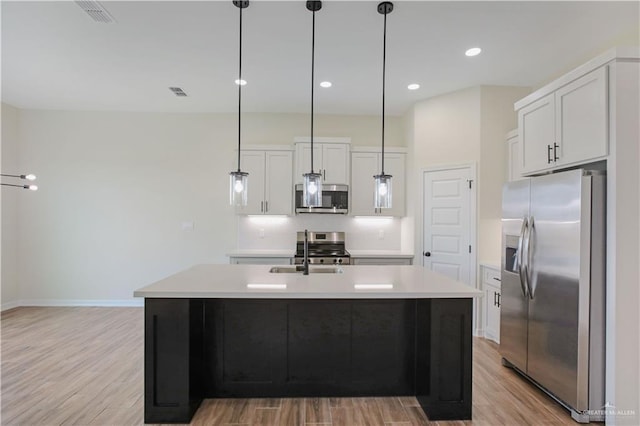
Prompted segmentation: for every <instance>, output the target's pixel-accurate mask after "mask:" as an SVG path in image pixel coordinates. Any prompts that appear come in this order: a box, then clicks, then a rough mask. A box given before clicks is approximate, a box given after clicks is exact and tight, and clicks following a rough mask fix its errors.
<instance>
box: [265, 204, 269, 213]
mask: <svg viewBox="0 0 640 426" xmlns="http://www.w3.org/2000/svg"><path fill="white" fill-rule="evenodd" d="M268 211H269V202H268V201H265V202H264V212H265V213H266V212H268Z"/></svg>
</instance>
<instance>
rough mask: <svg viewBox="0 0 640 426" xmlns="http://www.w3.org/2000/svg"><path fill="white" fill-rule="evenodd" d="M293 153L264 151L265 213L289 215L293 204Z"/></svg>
mask: <svg viewBox="0 0 640 426" xmlns="http://www.w3.org/2000/svg"><path fill="white" fill-rule="evenodd" d="M292 158H293V155H292V154H291V152H290V151H267V152H266V153H265V163H266V172H265V198H264V199H265V205H264V212H265V213H266V214H286V215H290V214H291V211H292V206H293V177H292V176H291V169H292V164H291V162H292Z"/></svg>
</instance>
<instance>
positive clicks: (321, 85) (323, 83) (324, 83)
mask: <svg viewBox="0 0 640 426" xmlns="http://www.w3.org/2000/svg"><path fill="white" fill-rule="evenodd" d="M320 87H331V82H330V81H323V82H322V83H320Z"/></svg>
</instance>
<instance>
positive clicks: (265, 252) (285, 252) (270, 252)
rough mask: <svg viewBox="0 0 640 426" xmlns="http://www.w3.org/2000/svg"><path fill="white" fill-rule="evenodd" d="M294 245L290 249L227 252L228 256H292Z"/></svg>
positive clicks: (294, 250)
mask: <svg viewBox="0 0 640 426" xmlns="http://www.w3.org/2000/svg"><path fill="white" fill-rule="evenodd" d="M295 253H296V249H295V247H294V248H293V249H291V250H255V249H249V250H233V251H230V252H229V253H227V256H228V257H293V256H294V255H295Z"/></svg>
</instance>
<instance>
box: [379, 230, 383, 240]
mask: <svg viewBox="0 0 640 426" xmlns="http://www.w3.org/2000/svg"><path fill="white" fill-rule="evenodd" d="M378 239H379V240H384V229H381V230H379V231H378Z"/></svg>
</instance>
